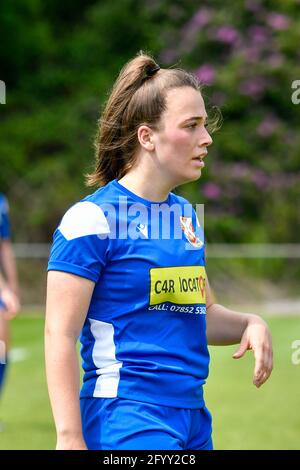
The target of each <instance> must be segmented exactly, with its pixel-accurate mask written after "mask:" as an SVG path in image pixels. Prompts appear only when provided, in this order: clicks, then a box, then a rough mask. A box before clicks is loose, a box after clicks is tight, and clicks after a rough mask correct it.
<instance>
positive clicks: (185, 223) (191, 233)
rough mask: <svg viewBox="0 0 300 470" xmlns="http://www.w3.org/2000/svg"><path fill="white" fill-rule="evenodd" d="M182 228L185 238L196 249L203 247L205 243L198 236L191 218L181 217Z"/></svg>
mask: <svg viewBox="0 0 300 470" xmlns="http://www.w3.org/2000/svg"><path fill="white" fill-rule="evenodd" d="M180 226H181V228H182V231H183V233H184V235H185V237H186V238H187V240H188V241H189V243H190V244H191V245H192V246H194V247H195V248H199V247H200V246H202V245H203V241H202V240H200V238H199V237H197V235H196V232H195V229H194V226H193V223H192V218H191V217H183V216H180Z"/></svg>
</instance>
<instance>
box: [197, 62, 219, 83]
mask: <svg viewBox="0 0 300 470" xmlns="http://www.w3.org/2000/svg"><path fill="white" fill-rule="evenodd" d="M195 75H196V76H197V77H198V79H199V80H200V82H202V83H203V84H205V85H211V84H212V83H213V82H214V81H215V76H216V71H215V69H214V67H213V66H212V65H209V64H204V65H202V66H201V67H199V68H198V69H197V70H196V71H195Z"/></svg>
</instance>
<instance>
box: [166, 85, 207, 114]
mask: <svg viewBox="0 0 300 470" xmlns="http://www.w3.org/2000/svg"><path fill="white" fill-rule="evenodd" d="M166 105H167V107H166V111H165V113H164V116H165V117H166V118H169V119H170V118H172V119H175V120H180V121H181V120H182V121H183V120H185V119H188V118H190V117H193V116H199V117H206V110H205V104H204V101H203V98H202V96H201V93H200V92H199V91H197V90H195V89H194V88H192V87H181V88H172V89H171V90H168V92H167V94H166Z"/></svg>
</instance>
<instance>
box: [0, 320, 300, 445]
mask: <svg viewBox="0 0 300 470" xmlns="http://www.w3.org/2000/svg"><path fill="white" fill-rule="evenodd" d="M43 323H44V319H43V317H42V316H36V315H35V316H34V315H31V316H29V315H26V316H25V315H24V316H22V315H21V316H19V317H18V318H17V319H15V320H14V321H13V323H12V331H13V341H12V342H13V350H14V354H13V356H12V363H11V364H10V368H9V374H8V377H7V384H6V388H5V391H4V394H3V397H2V400H1V403H0V417H1V421H2V422H3V424H4V426H5V427H4V431H3V432H0V449H53V448H54V447H55V434H54V426H53V421H52V415H51V410H50V406H49V400H48V394H47V388H46V382H45V373H44V353H43V326H44V325H43ZM268 323H269V325H270V327H271V331H272V334H273V342H274V351H275V357H274V364H275V365H274V371H273V374H272V377H271V379H269V381H268V382H267V383H266V384H265V385H264V386H263V387H262V388H261V389H256V387H254V385H252V369H253V357H252V354H251V353H250V352H248V353H247V356H246V357H244V358H242V359H239V360H234V359H232V358H231V355H232V353H233V352H234V350H235V348H236V346H230V347H228V346H227V347H214V348H211V349H210V352H211V371H210V376H209V380H208V382H207V385H206V392H205V393H206V402H207V405H208V407H209V408H210V410H211V412H212V414H213V420H214V435H213V437H214V446H215V448H216V449H300V413H299V409H300V394H299V384H300V364H299V365H293V364H292V360H291V355H292V352H293V350H292V347H291V344H292V342H293V341H294V340H295V339H300V329H299V324H300V320H299V318H297V317H284V318H270V319H268Z"/></svg>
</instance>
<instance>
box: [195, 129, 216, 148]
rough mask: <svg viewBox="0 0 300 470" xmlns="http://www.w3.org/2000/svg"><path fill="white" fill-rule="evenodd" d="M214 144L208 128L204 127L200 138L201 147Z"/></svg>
mask: <svg viewBox="0 0 300 470" xmlns="http://www.w3.org/2000/svg"><path fill="white" fill-rule="evenodd" d="M212 143H213V140H212V138H211V135H210V134H209V132H208V130H207V129H206V127H203V130H202V132H201V135H200V138H199V144H198V145H199V147H209V145H211V144H212Z"/></svg>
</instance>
